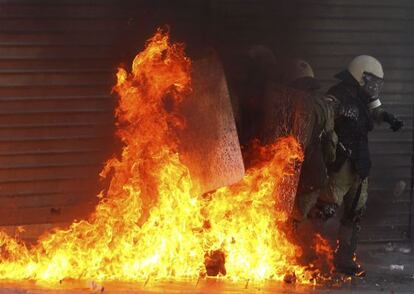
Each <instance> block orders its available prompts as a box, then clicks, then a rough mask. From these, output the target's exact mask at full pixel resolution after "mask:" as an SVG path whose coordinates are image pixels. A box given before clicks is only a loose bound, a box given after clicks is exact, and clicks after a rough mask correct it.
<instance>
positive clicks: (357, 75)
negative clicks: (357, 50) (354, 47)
mask: <svg viewBox="0 0 414 294" xmlns="http://www.w3.org/2000/svg"><path fill="white" fill-rule="evenodd" d="M348 71H349V73H350V74H351V75H352V76H353V77H354V79H355V80H356V81H357V82H358V83H359V84H360V85H361V86H364V84H365V83H366V81H365V80H364V75H365V74H371V75H373V76H375V77H377V78H380V79H383V78H384V71H383V70H382V65H381V63H380V62H379V61H378V60H377V59H375V58H374V57H372V56H369V55H360V56H357V57H355V58H354V59H352V61H351V63H350V64H349V65H348Z"/></svg>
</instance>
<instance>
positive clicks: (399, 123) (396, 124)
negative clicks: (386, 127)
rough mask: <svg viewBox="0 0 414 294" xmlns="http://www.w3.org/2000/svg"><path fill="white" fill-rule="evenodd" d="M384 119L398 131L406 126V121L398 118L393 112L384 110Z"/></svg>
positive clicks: (392, 128)
mask: <svg viewBox="0 0 414 294" xmlns="http://www.w3.org/2000/svg"><path fill="white" fill-rule="evenodd" d="M383 117H384V121H386V122H387V123H389V124H390V129H391V130H393V131H394V132H396V131H398V130H399V129H401V128H402V127H403V126H404V122H403V121H402V120H400V119H398V118H396V117H395V116H394V115H393V114H392V113H389V112H386V111H384V114H383Z"/></svg>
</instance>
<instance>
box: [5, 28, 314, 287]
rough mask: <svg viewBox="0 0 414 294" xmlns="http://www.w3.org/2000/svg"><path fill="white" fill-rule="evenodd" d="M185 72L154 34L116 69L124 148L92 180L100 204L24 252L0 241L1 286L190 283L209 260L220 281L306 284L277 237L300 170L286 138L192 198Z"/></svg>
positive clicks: (296, 149) (185, 64)
mask: <svg viewBox="0 0 414 294" xmlns="http://www.w3.org/2000/svg"><path fill="white" fill-rule="evenodd" d="M190 66H191V63H190V61H189V59H188V58H186V57H185V55H184V50H183V47H182V46H181V45H170V44H169V40H168V35H166V34H164V33H162V32H160V31H158V32H157V33H156V34H155V36H154V37H153V38H152V39H150V40H149V42H148V44H147V46H146V49H145V50H144V51H143V52H141V53H140V54H138V55H137V56H136V58H135V59H134V62H133V66H132V72H131V73H128V72H127V71H126V70H125V69H119V71H118V74H117V77H118V83H117V85H116V86H115V88H114V90H115V92H117V93H118V95H119V105H118V107H117V110H116V117H117V126H118V131H117V135H118V136H119V137H120V138H121V139H122V141H123V143H124V148H123V150H122V155H121V156H120V158H119V159H118V158H112V159H110V160H109V161H108V162H107V164H106V166H105V168H104V170H103V171H102V173H101V175H102V176H103V177H108V179H109V180H110V186H109V188H108V191H107V193H106V195H105V197H103V198H102V199H101V200H100V202H99V204H98V205H97V207H96V211H95V213H94V214H93V215H92V216H91V217H90V219H89V220H88V221H80V222H75V223H73V224H72V225H71V227H70V228H69V229H68V230H59V231H56V232H54V233H51V234H47V235H45V236H44V237H42V238H41V239H40V240H39V242H38V244H37V245H36V246H34V247H33V248H31V249H28V248H26V247H25V246H24V245H23V244H21V243H19V242H18V241H16V240H14V239H13V238H11V237H9V236H7V235H6V234H4V233H1V232H0V249H1V251H0V253H1V255H0V259H1V264H0V278H1V279H12V280H22V279H33V280H38V281H44V282H46V283H56V282H58V281H59V280H62V279H65V278H73V279H94V280H98V281H102V280H122V281H139V280H140V281H145V280H147V279H148V278H149V277H153V278H156V279H171V278H175V279H178V278H196V277H198V276H199V275H200V273H203V272H204V271H205V265H204V262H205V257H206V254H207V257H208V253H209V252H216V253H215V255H217V256H220V260H222V261H224V260H225V268H226V270H224V269H223V268H222V267H223V265H221V270H220V272H222V273H224V272H227V277H229V278H231V279H234V280H238V279H257V280H263V279H269V278H270V279H276V280H283V277H284V274H285V273H286V272H294V273H296V276H298V280H299V281H300V282H306V281H307V279H308V278H309V275H307V274H306V273H305V272H304V269H303V267H300V266H298V265H296V264H295V258H296V251H297V248H296V247H295V246H294V245H292V244H291V243H289V242H288V241H287V239H286V237H285V235H284V234H283V233H282V232H281V231H279V230H278V223H279V222H281V221H284V220H285V219H286V217H287V212H286V209H283V208H282V207H283V205H282V204H281V201H279V200H280V199H284V200H289V201H290V203H291V201H292V199H293V195H294V192H295V191H294V190H295V189H294V184H293V182H292V178H295V173H296V172H297V170H296V168H295V165H294V163H295V162H297V161H300V160H302V152H301V150H300V146H299V144H298V143H297V141H296V140H295V139H294V138H292V137H288V138H283V139H281V140H279V141H277V142H275V143H273V144H271V145H268V146H265V147H263V146H257V148H256V149H255V150H256V153H257V155H258V159H257V162H258V163H257V164H256V165H255V167H253V168H251V169H250V170H249V171H247V174H246V176H245V177H244V178H243V180H242V181H240V182H239V183H237V184H235V185H233V186H230V187H225V188H221V189H219V190H217V191H215V192H214V193H211V194H209V195H208V197H200V196H199V195H193V194H192V193H191V191H192V181H191V177H190V174H189V171H188V169H187V167H186V166H185V165H183V164H182V163H181V161H180V158H179V155H178V153H177V149H178V148H177V146H178V139H177V136H176V135H175V132H174V129H176V128H179V127H182V126H183V122H182V121H181V119H180V118H179V116H177V115H176V114H175V109H176V106H177V104H178V103H180V102H181V100H182V99H183V98H184V97H185V96H186V95H187V94H188V93H189V91H190V82H191V81H190ZM167 104H168V107H166V105H167ZM166 109H168V111H167V110H166ZM289 201H285V202H288V203H289ZM288 206H289V205H288Z"/></svg>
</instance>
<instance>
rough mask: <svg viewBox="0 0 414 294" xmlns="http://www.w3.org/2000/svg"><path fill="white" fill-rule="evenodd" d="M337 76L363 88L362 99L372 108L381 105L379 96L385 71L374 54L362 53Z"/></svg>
mask: <svg viewBox="0 0 414 294" xmlns="http://www.w3.org/2000/svg"><path fill="white" fill-rule="evenodd" d="M336 77H337V78H339V79H341V80H343V81H347V82H351V83H355V84H357V85H359V86H360V87H361V89H362V90H363V95H362V96H361V98H362V99H364V101H365V102H366V103H367V104H368V107H369V108H370V109H374V108H376V107H378V106H380V105H381V101H380V100H379V96H380V93H381V90H382V86H383V84H384V71H383V69H382V65H381V63H380V62H379V61H378V60H377V59H375V58H374V57H372V56H368V55H360V56H357V57H355V58H354V59H352V61H351V63H349V65H348V69H347V70H345V71H342V72H340V73H338V74H337V75H336Z"/></svg>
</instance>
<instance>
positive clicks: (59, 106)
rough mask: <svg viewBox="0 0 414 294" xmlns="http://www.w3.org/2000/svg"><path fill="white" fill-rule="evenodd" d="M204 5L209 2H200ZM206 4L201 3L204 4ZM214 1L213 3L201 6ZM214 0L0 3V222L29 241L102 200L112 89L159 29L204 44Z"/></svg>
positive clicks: (109, 144)
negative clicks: (120, 69) (207, 11)
mask: <svg viewBox="0 0 414 294" xmlns="http://www.w3.org/2000/svg"><path fill="white" fill-rule="evenodd" d="M203 3H204V4H203ZM200 4H203V5H200ZM204 5H207V6H204ZM206 7H207V8H208V1H192V0H182V1H168V0H152V1H146V0H142V1H141V0H124V1H116V0H59V1H53V0H38V1H31V0H0V226H2V228H4V229H6V230H7V231H9V232H11V233H13V231H14V230H15V229H16V226H17V225H25V226H26V228H27V230H26V233H24V234H22V235H21V236H22V237H23V238H25V239H35V238H36V237H37V236H38V235H39V234H40V233H41V232H42V231H43V230H44V229H47V228H51V227H54V226H56V225H65V224H66V223H70V222H71V221H72V220H73V219H74V218H83V217H85V216H86V215H87V214H88V213H89V212H91V211H92V209H93V207H94V205H95V204H96V201H97V198H96V197H95V195H96V193H97V192H98V191H99V189H100V183H99V177H98V174H99V171H100V170H101V167H102V163H103V162H104V161H105V159H107V158H108V157H109V155H110V153H112V152H114V151H115V149H116V148H115V146H114V145H115V144H114V139H113V137H112V136H113V106H114V99H112V98H111V96H110V93H111V87H112V85H113V83H114V73H115V72H116V68H117V66H118V65H119V63H120V62H121V61H123V62H125V64H129V63H130V61H131V59H132V58H133V56H135V54H136V52H137V51H138V50H140V49H142V48H143V45H144V43H145V40H146V39H147V38H148V37H150V36H151V35H152V34H153V33H154V31H155V29H156V28H157V27H158V26H163V25H166V24H167V25H171V33H172V35H173V39H174V40H179V41H181V42H186V43H188V44H189V48H188V49H189V50H193V49H194V47H197V46H196V45H198V46H201V45H200V43H201V41H202V39H203V38H205V36H204V35H203V34H202V32H203V30H205V29H206V28H205V27H203V25H202V23H206V21H205V19H206V17H208V16H205V15H204V14H203V13H204V12H205V10H204V9H205V8H206Z"/></svg>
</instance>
